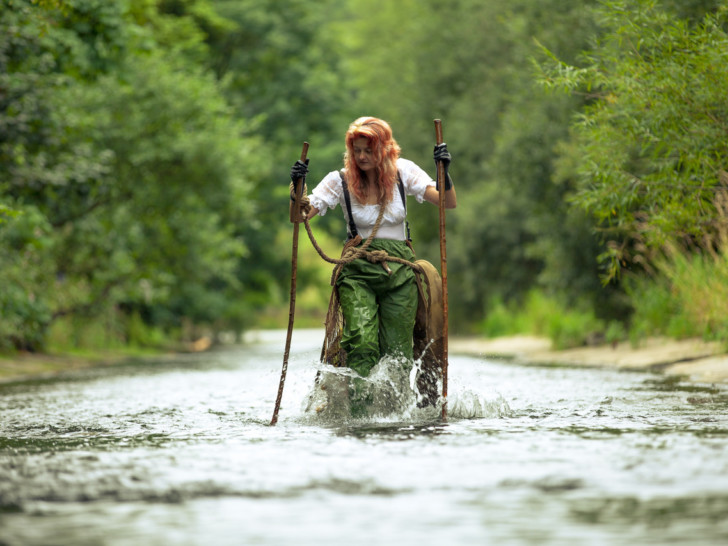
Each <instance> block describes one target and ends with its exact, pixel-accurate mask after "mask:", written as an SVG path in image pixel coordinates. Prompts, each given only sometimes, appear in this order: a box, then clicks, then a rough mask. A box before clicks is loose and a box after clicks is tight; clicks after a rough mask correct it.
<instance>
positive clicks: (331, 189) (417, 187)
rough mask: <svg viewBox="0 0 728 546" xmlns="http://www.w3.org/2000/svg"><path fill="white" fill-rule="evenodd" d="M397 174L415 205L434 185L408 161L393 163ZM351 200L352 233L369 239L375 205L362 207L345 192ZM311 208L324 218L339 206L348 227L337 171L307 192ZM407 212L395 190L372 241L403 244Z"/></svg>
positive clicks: (402, 160)
mask: <svg viewBox="0 0 728 546" xmlns="http://www.w3.org/2000/svg"><path fill="white" fill-rule="evenodd" d="M397 170H398V171H399V174H400V177H401V178H402V184H403V186H404V193H405V195H414V196H415V198H416V199H417V202H418V203H422V202H423V201H424V200H425V191H426V190H427V188H428V187H429V186H434V185H435V181H434V180H432V178H430V176H429V175H428V174H427V173H426V172H425V171H424V170H422V169H421V168H420V167H418V166H417V165H416V164H415V163H413V162H412V161H410V160H408V159H402V158H401V157H400V158H399V159H398V160H397ZM349 198H350V200H351V213H352V215H353V216H354V223H355V224H356V229H357V230H358V232H359V235H361V236H362V238H364V239H366V238H367V237H369V235H371V233H372V228H373V227H374V224H375V223H376V221H377V218H378V217H379V205H378V204H375V205H362V204H361V203H360V202H359V201H358V200H357V198H356V196H355V195H354V194H353V193H351V192H349ZM310 200H311V205H312V206H314V207H316V208H317V209H318V211H319V214H320V215H321V216H324V215H325V214H326V211H327V210H328V209H333V208H334V207H336V205H341V208H342V209H343V211H344V218H345V219H346V222H347V225H348V223H349V215H348V214H347V211H346V200H345V199H344V190H343V189H342V187H341V175H340V174H339V171H331V172H330V173H329V174H327V175H326V176H325V177H324V178H323V180H321V182H319V184H318V186H316V188H315V189H314V190H313V192H311V196H310ZM406 216H407V212H406V210H405V208H404V204H403V203H402V198H401V197H400V193H399V188H398V187H396V186H395V188H394V195H393V198H392V201H390V202H389V203H387V206H386V208H385V209H384V217H383V218H382V223H381V224H380V225H379V231H377V235H376V237H377V238H379V239H395V240H398V241H404V240H405V238H406V233H405V217H406Z"/></svg>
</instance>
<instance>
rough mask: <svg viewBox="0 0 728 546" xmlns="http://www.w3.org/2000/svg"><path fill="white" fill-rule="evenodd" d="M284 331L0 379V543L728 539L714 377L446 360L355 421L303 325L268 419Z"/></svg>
mask: <svg viewBox="0 0 728 546" xmlns="http://www.w3.org/2000/svg"><path fill="white" fill-rule="evenodd" d="M284 334H285V333H284V332H283V333H282V332H261V333H259V335H258V336H257V341H256V342H255V343H249V344H246V345H243V346H237V347H228V348H226V349H224V350H218V351H214V352H208V353H204V354H194V355H181V356H175V357H166V358H162V359H158V360H157V361H154V362H149V361H145V362H130V363H125V364H123V365H115V366H110V367H104V368H99V369H92V370H85V371H83V372H74V373H68V374H66V375H62V376H60V377H56V378H53V379H42V380H34V381H26V382H16V383H12V384H6V385H0V416H1V417H0V418H1V420H2V421H1V423H0V544H6V545H52V544H53V545H55V544H58V545H67V544H68V545H70V544H73V545H87V544H88V545H96V544H109V545H141V544H145V545H146V544H165V545H166V544H175V545H198V544H205V545H207V544H214V545H225V544H257V545H273V544H296V545H299V544H306V545H308V544H312V545H324V544H418V545H423V544H438V545H450V544H498V545H511V544H513V545H516V544H538V545H542V544H547V545H560V546H561V545H568V544H579V545H582V544H596V545H602V544H604V545H607V544H609V545H612V544H614V545H617V544H619V545H625V544H690V545H700V544H705V545H714V544H721V543H722V544H725V543H728V455H727V454H728V450H727V449H726V448H727V447H728V415H727V413H728V412H727V410H728V390H727V389H726V388H725V387H715V386H711V385H694V384H689V383H686V382H683V381H680V380H675V379H667V378H664V377H662V376H660V375H655V374H650V373H634V372H618V371H613V370H603V369H572V368H566V367H533V366H520V365H516V364H514V363H512V362H507V361H497V360H488V359H484V358H474V357H467V356H462V355H456V354H451V355H450V368H449V392H450V396H449V410H450V412H449V418H448V420H447V421H446V422H443V421H442V420H440V418H439V411H437V410H436V409H418V408H417V404H416V396H414V395H413V394H412V393H411V389H409V388H408V384H409V379H408V378H407V377H402V374H399V376H398V375H397V373H396V372H395V370H399V369H400V368H399V367H398V366H396V363H386V362H385V363H383V364H382V367H381V370H379V371H378V372H377V374H375V378H374V379H373V380H372V389H373V392H374V393H375V397H374V398H375V400H376V401H377V403H376V404H375V407H376V412H375V415H370V416H366V417H362V418H357V419H352V418H350V417H348V416H347V411H346V403H347V402H346V400H348V397H346V396H343V397H342V396H340V395H341V393H342V392H345V389H344V390H343V391H342V390H341V388H340V387H341V385H344V384H345V383H346V381H347V379H346V377H342V376H340V375H338V374H335V373H333V372H332V369H327V368H325V367H323V368H322V367H321V366H320V365H318V364H317V356H318V350H319V347H320V341H321V339H322V333H320V332H318V331H307V330H296V331H295V332H294V337H293V346H292V352H291V358H290V365H289V372H288V378H287V381H286V388H285V393H284V397H283V405H282V408H281V411H280V417H279V419H280V420H279V422H278V424H277V426H275V427H271V426H269V423H270V420H271V416H272V412H273V407H274V401H275V395H276V392H277V388H278V380H279V375H280V368H281V363H282V354H283V345H284ZM317 373H320V378H321V381H320V382H319V383H318V385H319V386H315V382H314V378H315V376H316V375H317ZM322 385H323V386H325V387H326V390H321V386H322ZM377 404H378V405H377ZM317 410H318V411H317Z"/></svg>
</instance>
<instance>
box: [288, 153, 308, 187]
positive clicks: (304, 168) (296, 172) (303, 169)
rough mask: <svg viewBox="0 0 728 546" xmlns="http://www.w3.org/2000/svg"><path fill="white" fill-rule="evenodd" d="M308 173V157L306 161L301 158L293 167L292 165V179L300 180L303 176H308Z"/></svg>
mask: <svg viewBox="0 0 728 546" xmlns="http://www.w3.org/2000/svg"><path fill="white" fill-rule="evenodd" d="M307 173H308V158H306V162H305V163H304V162H303V161H301V160H300V159H299V160H298V161H296V162H295V163H294V164H293V167H291V181H292V182H298V181H299V180H300V179H301V178H306V174H307Z"/></svg>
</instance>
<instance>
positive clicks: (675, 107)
mask: <svg viewBox="0 0 728 546" xmlns="http://www.w3.org/2000/svg"><path fill="white" fill-rule="evenodd" d="M700 4H701V5H702V6H701V7H704V4H705V3H700ZM727 13H728V12H726V8H725V6H722V7H720V8H719V9H717V10H715V12H712V13H709V14H708V15H706V16H705V18H704V19H703V20H702V21H700V22H699V23H692V22H690V21H689V20H687V19H682V18H680V17H678V16H677V15H675V13H674V12H671V11H668V10H665V9H663V8H662V7H661V6H660V5H659V4H658V3H657V2H655V1H651V0H635V1H631V2H626V1H612V2H606V3H605V4H604V8H603V9H601V10H600V11H599V15H600V18H601V24H602V25H603V26H604V28H605V34H604V36H603V38H602V39H601V40H600V41H599V42H597V43H596V44H595V47H594V49H593V51H592V52H591V53H590V54H588V55H586V56H585V57H584V59H583V62H582V63H581V64H582V66H580V67H577V66H574V65H572V64H569V63H565V62H563V61H555V60H554V62H552V63H551V64H550V65H548V66H547V67H546V70H545V74H544V77H543V82H544V84H545V85H547V86H554V87H559V88H566V89H570V90H578V91H580V92H583V93H586V94H588V96H589V98H590V99H591V100H590V103H589V104H588V105H587V106H586V107H585V109H584V110H583V112H582V114H581V116H580V119H579V120H578V121H577V122H576V123H575V124H574V125H573V127H572V136H571V139H570V141H569V143H568V145H566V146H565V147H564V149H563V150H562V151H563V153H562V157H563V161H564V163H565V164H566V168H565V171H568V172H571V173H573V176H574V177H575V178H576V184H577V186H576V192H575V193H574V195H573V197H572V200H573V203H574V204H575V205H576V206H578V207H581V208H583V209H584V210H585V211H587V212H588V213H589V214H591V215H593V217H594V218H595V219H596V221H597V222H598V225H599V228H600V230H601V233H602V235H603V237H604V239H605V240H606V242H607V245H606V250H605V252H604V253H603V255H602V259H603V260H604V261H605V262H606V263H607V265H608V268H607V270H606V278H607V279H611V278H614V277H618V276H619V274H620V271H621V269H622V268H623V267H635V266H637V267H644V266H649V263H650V261H651V260H652V257H653V255H654V252H655V251H656V250H658V249H661V248H662V247H663V246H664V245H665V244H666V243H668V242H672V241H675V240H680V241H683V242H686V243H688V244H697V245H701V244H702V243H703V242H704V241H705V240H706V236H708V239H710V234H711V233H712V232H714V231H715V229H716V227H717V226H718V223H719V218H718V215H717V213H716V208H715V204H714V203H715V197H716V193H720V192H723V191H725V185H724V183H722V182H721V172H723V171H724V170H725V164H724V158H725V156H726V151H727V150H726V140H725V138H723V137H724V135H725V133H726V130H727V129H728V126H727V123H728V108H727V104H728V103H726V100H725V96H724V95H725V93H724V91H723V90H724V87H725V82H726V81H728V71H727V70H728V68H727V66H728V65H726V63H725V62H724V61H725V52H726V50H728V41H727V38H728V36H727V35H726V32H725V25H726V14H727Z"/></svg>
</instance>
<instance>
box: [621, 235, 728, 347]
mask: <svg viewBox="0 0 728 546" xmlns="http://www.w3.org/2000/svg"><path fill="white" fill-rule="evenodd" d="M723 248H724V249H726V248H728V247H726V246H723ZM656 268H657V269H656V273H655V275H654V276H653V277H649V278H639V279H631V280H629V281H628V282H627V283H626V289H627V292H628V294H629V296H630V299H631V300H632V303H633V305H634V315H633V317H632V325H631V328H630V338H631V339H632V340H633V341H635V340H638V339H641V338H643V337H646V336H653V335H665V336H668V337H673V338H678V339H679V338H687V337H703V338H705V339H709V340H718V341H723V342H725V343H726V344H728V253H727V252H726V251H725V250H723V251H722V252H716V251H713V252H702V253H697V254H695V253H692V254H691V253H688V252H685V251H680V250H677V249H675V248H672V249H670V251H668V252H667V253H666V255H665V257H664V258H663V259H662V260H660V261H658V262H657V264H656Z"/></svg>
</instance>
